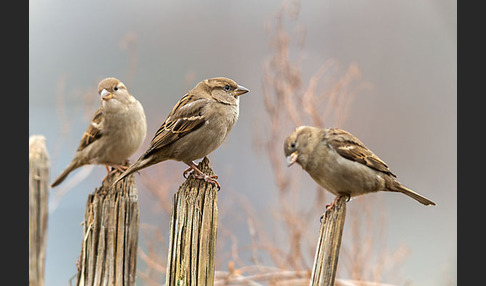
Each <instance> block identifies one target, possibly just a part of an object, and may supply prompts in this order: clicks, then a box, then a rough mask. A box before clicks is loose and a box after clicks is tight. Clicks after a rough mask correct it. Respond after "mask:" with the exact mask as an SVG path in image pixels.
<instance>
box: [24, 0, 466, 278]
mask: <svg viewBox="0 0 486 286" xmlns="http://www.w3.org/2000/svg"><path fill="white" fill-rule="evenodd" d="M285 6H286V7H291V8H290V9H291V10H292V11H293V13H291V14H292V15H290V16H288V17H287V20H286V21H285V22H284V26H283V28H284V29H286V31H288V32H289V35H297V37H296V38H295V39H293V40H294V41H295V43H296V44H295V45H293V46H291V49H290V50H289V53H290V57H291V58H293V59H295V60H296V61H298V63H299V67H300V69H301V72H302V77H303V80H304V81H308V80H309V78H310V77H311V76H312V75H313V74H314V73H315V72H316V70H318V69H319V67H320V66H321V65H322V64H323V63H325V62H326V61H328V60H330V59H332V60H333V61H336V62H338V63H339V64H340V65H342V66H343V67H348V66H350V65H354V66H356V67H358V68H359V70H360V77H361V80H362V81H363V82H365V83H366V88H364V89H361V90H360V91H359V92H357V93H356V94H355V95H354V96H353V99H352V101H351V103H350V104H349V110H348V111H347V113H346V118H345V120H341V121H337V122H336V124H339V125H338V126H336V127H341V128H344V129H346V130H348V131H350V132H351V133H353V134H354V135H356V136H357V137H358V138H360V139H361V140H362V141H363V142H364V143H365V144H366V145H367V146H368V147H369V148H370V149H371V150H373V151H374V152H375V153H376V154H377V155H378V156H380V158H381V159H383V160H384V161H385V162H387V164H388V165H389V166H390V168H391V170H392V171H393V172H394V173H395V174H397V175H398V178H399V180H400V181H401V182H402V183H403V184H405V185H407V186H409V187H410V188H412V189H414V190H415V191H417V192H419V193H421V194H423V195H425V196H427V197H429V198H431V199H432V200H434V201H435V202H436V203H437V206H436V207H424V206H422V205H420V204H418V203H416V202H415V201H413V200H411V199H409V198H408V197H405V196H401V195H398V194H389V193H379V194H371V195H368V196H366V197H363V198H359V199H355V200H352V201H351V202H350V203H349V208H350V209H352V208H358V205H359V204H360V203H363V204H365V203H368V204H370V203H371V204H372V205H373V209H380V213H381V214H383V215H384V216H385V218H386V220H385V227H384V228H383V231H384V233H385V234H384V241H385V242H386V245H387V248H389V249H395V248H400V249H401V247H402V246H405V248H406V255H404V258H403V259H402V261H401V262H400V264H399V267H398V270H399V272H400V275H399V277H398V278H393V279H396V280H394V281H387V280H386V279H385V278H384V279H385V280H383V281H381V282H387V283H397V284H400V285H456V284H457V283H456V279H457V272H456V266H457V255H456V251H457V247H456V243H457V239H456V235H457V224H456V223H457V220H456V215H457V208H456V202H457V176H456V172H457V166H456V163H457V158H456V156H457V152H456V147H457V141H456V139H457V112H456V108H457V101H456V95H457V17H456V12H457V5H456V1H454V0H445V1H443V0H440V1H439V0H425V1H423V0H412V1H382V0H370V1H355V0H350V1H324V0H319V1H317V0H314V1H301V2H300V1H280V0H278V1H277V0H273V1H254V0H248V1H223V0H210V1H194V0H183V1H174V0H171V1H154V0H144V1H102V2H100V1H92V0H88V1H60V0H40V1H32V0H31V1H29V136H30V135H34V134H41V135H44V136H45V137H46V139H47V148H48V151H49V154H50V161H51V178H52V179H54V177H55V176H57V175H58V174H59V173H60V172H61V171H62V170H63V169H64V168H65V167H66V166H67V164H68V163H69V162H70V161H71V159H72V158H73V156H74V152H75V150H76V148H77V146H78V144H79V140H80V138H81V136H82V134H83V132H84V131H85V129H86V127H87V126H88V123H89V120H90V119H91V115H92V113H93V112H94V110H95V109H96V108H97V106H98V104H99V101H98V100H99V99H98V95H97V94H96V86H97V83H98V82H99V81H100V80H101V79H103V78H105V77H107V76H114V77H117V78H119V79H120V80H122V81H123V82H124V83H125V84H126V85H127V87H128V89H129V91H130V92H131V93H132V94H133V95H134V96H135V97H137V98H138V99H139V100H140V101H141V103H142V104H143V106H144V108H145V112H146V115H147V119H148V132H147V138H146V140H145V142H144V145H143V146H142V148H141V149H140V150H139V151H137V153H136V154H134V155H133V156H132V158H131V160H132V161H133V160H135V159H136V158H137V157H138V155H140V154H141V152H142V151H143V150H144V148H146V146H148V143H149V141H150V139H151V138H152V136H153V134H154V133H155V131H156V130H157V129H158V127H159V125H160V124H161V123H162V122H163V121H164V120H165V118H166V116H167V114H168V113H169V112H170V110H171V109H172V107H173V105H174V104H175V103H176V102H177V100H178V99H179V98H180V97H181V96H182V95H183V94H184V93H185V92H186V91H188V90H189V89H191V88H192V87H193V86H194V85H195V84H196V83H197V82H198V81H200V80H203V79H205V78H209V77H215V76H227V77H230V78H232V79H234V80H236V81H237V82H238V83H239V84H241V85H243V86H245V87H247V88H249V89H250V93H248V94H245V95H244V96H242V98H241V103H240V118H239V120H238V122H237V124H236V126H235V127H234V128H233V130H232V132H231V134H230V136H229V137H228V138H227V140H226V142H225V143H224V144H223V145H222V146H221V147H220V148H219V149H218V150H216V151H215V152H213V153H212V154H210V156H209V158H210V160H211V164H212V166H213V169H214V170H215V172H216V173H217V174H218V175H219V176H220V180H219V181H220V183H221V185H222V186H223V188H222V192H220V193H219V204H220V220H221V225H222V226H223V227H226V228H225V231H229V232H231V233H233V234H235V236H237V237H238V245H239V246H240V248H239V251H240V258H241V262H240V263H241V264H252V263H254V262H255V261H252V260H251V254H248V253H249V252H251V250H250V249H251V248H250V247H246V248H245V246H248V245H250V240H251V236H250V235H249V234H248V233H249V229H250V228H249V227H248V225H249V224H248V221H247V220H246V212H245V211H242V210H241V209H240V208H239V207H238V206H239V203H238V200H244V201H245V202H247V203H248V204H249V205H251V206H252V212H253V213H254V214H258V216H260V217H261V218H262V219H261V224H262V225H264V226H265V225H267V224H268V225H272V217H273V215H274V214H271V209H272V207H274V206H275V196H276V190H275V189H276V187H275V183H274V180H273V178H272V171H271V170H272V164H271V163H270V162H269V160H267V159H266V157H265V154H263V153H264V151H262V148H259V147H258V146H255V145H258V144H259V143H258V142H261V141H260V140H259V138H261V136H262V134H260V135H258V131H261V130H264V126H265V124H266V123H267V122H268V121H267V120H265V116H266V114H265V109H264V108H263V91H264V88H265V85H266V84H268V83H267V82H266V81H265V78H264V75H265V74H264V63H265V62H266V61H268V60H269V58H271V56H272V53H274V47H273V46H272V37H274V36H275V35H274V34H272V31H274V30H272V27H274V24H275V19H276V15H277V14H278V11H280V10H281V9H282V7H285ZM304 84H305V83H304ZM330 123H333V122H330ZM262 126H263V128H260V127H262ZM293 127H294V126H286V127H285V128H287V129H288V130H289V132H290V130H292V129H293ZM260 133H261V132H260ZM263 136H264V135H263ZM275 148H278V149H281V148H282V146H281V145H278V146H275ZM281 160H282V164H284V162H285V158H284V155H283V152H282V157H281ZM163 164H164V166H159V167H154V168H153V169H152V170H147V171H142V172H141V174H140V175H136V180H137V182H139V181H140V182H142V178H144V177H145V181H144V182H145V183H140V184H139V200H140V202H139V204H140V214H141V223H142V224H143V225H145V226H147V227H146V228H144V230H145V232H144V234H143V235H142V234H141V239H140V242H141V247H142V248H144V249H146V247H147V245H149V244H150V243H149V241H150V236H151V235H152V234H153V233H152V234H151V232H150V231H149V229H151V227H152V228H153V229H158V231H159V232H160V233H161V234H162V235H166V233H164V232H165V230H166V229H168V224H166V222H167V221H168V218H167V213H166V212H164V211H162V210H161V209H162V208H163V207H162V206H161V203H160V202H158V203H154V201H155V202H156V201H157V199H155V196H157V192H154V191H153V189H151V190H149V189H150V188H151V187H150V184H149V183H147V181H150V180H154V179H155V178H154V177H153V176H154V174H156V172H159V174H160V176H159V178H161V179H162V180H164V181H165V180H167V181H170V182H171V183H170V184H168V186H170V188H169V191H168V193H169V196H168V197H167V198H168V199H167V200H166V202H165V203H166V204H167V205H169V207H170V198H171V195H170V194H172V193H173V192H175V191H176V189H177V186H178V185H179V184H181V183H182V182H183V178H182V176H181V173H182V171H183V170H185V168H186V166H185V165H184V164H182V163H178V162H166V163H163ZM292 168H294V169H292V170H290V171H289V172H302V171H301V169H300V167H296V166H293V167H292ZM151 175H152V178H151ZM104 176H105V169H104V167H102V166H94V167H83V168H81V169H78V170H77V171H75V172H73V173H72V174H71V175H70V176H69V177H68V179H67V181H66V182H64V183H63V185H61V186H60V187H59V188H56V189H53V190H52V192H51V194H50V214H49V221H48V241H47V253H46V276H45V279H46V285H67V284H69V280H70V279H71V278H72V277H74V276H75V274H76V265H75V263H76V259H77V257H78V255H79V253H80V249H81V239H82V226H81V222H82V221H83V217H84V208H85V204H86V199H87V196H88V194H89V193H91V192H92V191H93V190H94V188H96V187H98V186H99V185H100V180H101V179H102V178H103V177H104ZM301 179H302V181H303V183H302V185H303V186H304V187H305V188H308V189H312V190H314V189H315V188H316V187H315V183H314V182H313V181H312V180H311V179H310V178H309V177H308V176H306V175H302V178H301ZM302 194H303V195H305V194H306V193H305V192H302ZM332 198H333V197H332V196H329V195H328V196H326V200H327V201H330V200H331V199H332ZM158 199H160V198H158ZM305 199H306V198H305V197H303V198H301V202H304V204H305ZM308 199H309V201H310V200H313V199H314V197H309V198H308ZM323 203H325V202H323ZM320 215H321V213H320V212H317V213H316V214H315V217H314V218H313V219H312V221H310V222H309V225H310V227H311V228H312V229H311V230H312V231H311V233H313V235H314V236H315V237H314V238H311V239H310V240H311V241H317V235H318V229H319V222H318V219H319V216H320ZM354 215H359V213H355V214H354ZM347 221H352V219H351V218H348V217H347ZM346 227H347V226H346ZM346 227H345V231H344V232H345V236H346V235H349V234H346V230H347V229H346ZM219 231H220V232H221V231H223V230H219ZM224 238H225V235H224V233H218V244H221V245H220V248H221V252H220V253H225V252H224V251H225V250H224V248H230V244H226V243H225V242H224ZM274 239H275V240H276V241H277V242H276V243H278V236H276V237H275V238H274ZM380 243H384V242H383V241H382V240H380ZM283 245H285V242H283ZM162 248H163V246H162ZM284 248H285V246H284ZM376 249H378V250H379V249H380V245H377V246H376ZM151 251H152V252H155V253H157V252H159V253H161V255H160V257H161V258H160V259H162V260H161V264H163V259H164V257H163V251H158V250H153V249H152V250H151ZM226 251H228V249H226ZM217 256H218V253H217ZM262 256H265V255H264V254H262ZM312 258H313V257H311V260H310V265H311V264H312ZM263 259H264V258H263ZM229 260H231V257H226V256H224V255H222V256H220V257H219V260H218V262H219V264H218V266H217V268H218V267H219V269H224V268H225V267H226V266H225V265H226V264H225V263H227V261H229ZM264 261H265V260H264ZM343 261H345V260H343ZM268 263H269V264H271V262H268ZM343 263H345V262H343ZM138 266H139V267H140V269H144V268H147V267H148V266H147V265H144V263H143V261H140V262H139V263H138ZM347 273H348V272H345V271H344V270H343V271H341V272H340V273H338V277H340V274H341V277H343V278H346V276H349V275H348V274H347ZM159 275H163V274H162V273H159ZM141 276H143V275H141ZM389 279H391V280H393V279H392V278H389ZM138 282H139V283H138V284H140V285H145V284H144V280H143V279H139V280H138ZM162 282H163V281H162V280H160V283H161V284H162Z"/></svg>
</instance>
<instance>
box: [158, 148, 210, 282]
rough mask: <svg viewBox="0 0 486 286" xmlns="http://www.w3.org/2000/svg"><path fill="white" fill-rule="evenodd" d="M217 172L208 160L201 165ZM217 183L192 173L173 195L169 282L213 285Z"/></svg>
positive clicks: (204, 160)
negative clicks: (199, 177) (209, 181)
mask: <svg viewBox="0 0 486 286" xmlns="http://www.w3.org/2000/svg"><path fill="white" fill-rule="evenodd" d="M198 168H199V170H201V171H202V172H204V173H205V174H207V175H214V173H213V171H212V170H211V168H210V166H209V160H208V159H207V158H204V159H203V160H202V161H201V162H200V163H199V165H198ZM217 193H218V191H217V187H216V186H214V185H213V184H212V183H208V182H205V181H204V180H200V179H194V178H193V177H192V176H189V178H188V179H187V180H186V181H185V182H184V183H183V184H182V185H181V186H180V187H179V190H178V191H177V193H176V194H175V195H174V199H173V207H172V216H171V221H170V240H169V254H168V259H167V275H166V285H168V286H169V285H170V286H172V285H213V284H214V267H215V266H214V254H215V248H216V229H217V220H218V207H217Z"/></svg>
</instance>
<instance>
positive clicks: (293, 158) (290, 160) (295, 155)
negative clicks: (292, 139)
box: [287, 151, 299, 167]
mask: <svg viewBox="0 0 486 286" xmlns="http://www.w3.org/2000/svg"><path fill="white" fill-rule="evenodd" d="M298 157H299V153H298V152H297V151H294V153H292V154H290V155H288V156H287V166H289V167H290V166H292V165H293V164H294V163H295V162H296V161H297V158H298Z"/></svg>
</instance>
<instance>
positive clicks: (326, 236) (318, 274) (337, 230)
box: [310, 196, 347, 286]
mask: <svg viewBox="0 0 486 286" xmlns="http://www.w3.org/2000/svg"><path fill="white" fill-rule="evenodd" d="M346 199H347V198H346V197H344V196H343V197H341V198H339V200H338V201H337V203H336V205H335V206H334V207H333V208H331V209H330V210H328V211H326V213H325V217H324V220H323V221H322V223H321V228H320V230H319V241H318V242H317V248H316V256H315V258H314V266H313V267H312V275H311V282H310V285H311V286H332V285H334V280H335V278H336V270H337V264H338V258H339V248H340V247H341V238H342V235H343V228H344V219H345V217H346Z"/></svg>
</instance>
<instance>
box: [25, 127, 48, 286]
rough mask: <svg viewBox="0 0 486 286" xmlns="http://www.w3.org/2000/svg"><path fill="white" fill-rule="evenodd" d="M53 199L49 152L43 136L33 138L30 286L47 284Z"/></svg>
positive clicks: (31, 148) (31, 147) (30, 200)
mask: <svg viewBox="0 0 486 286" xmlns="http://www.w3.org/2000/svg"><path fill="white" fill-rule="evenodd" d="M48 199H49V155H48V153H47V148H46V139H45V137H44V136H42V135H32V136H31V137H30V138H29V285H30V286H43V285H44V269H45V265H44V263H45V256H46V242H47V217H48V213H49V210H48Z"/></svg>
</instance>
